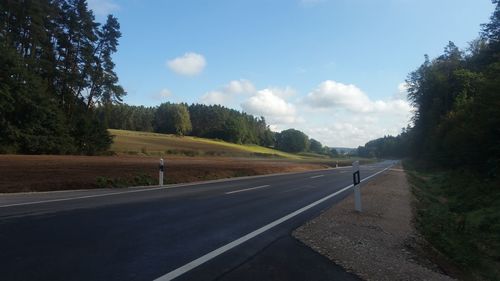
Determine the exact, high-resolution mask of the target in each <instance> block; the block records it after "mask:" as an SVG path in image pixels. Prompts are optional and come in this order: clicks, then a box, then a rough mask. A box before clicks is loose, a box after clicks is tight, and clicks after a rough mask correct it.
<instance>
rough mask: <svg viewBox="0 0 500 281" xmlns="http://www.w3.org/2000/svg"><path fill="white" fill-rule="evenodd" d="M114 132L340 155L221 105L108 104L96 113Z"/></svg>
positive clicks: (304, 136)
mask: <svg viewBox="0 0 500 281" xmlns="http://www.w3.org/2000/svg"><path fill="white" fill-rule="evenodd" d="M96 113H97V116H98V118H99V120H100V122H101V123H102V124H104V125H105V126H106V127H107V128H111V129H122V130H133V131H145V132H157V133H164V134H176V135H180V136H182V135H189V136H196V137H202V138H210V139H220V140H224V141H227V142H232V143H239V144H256V145H261V146H265V147H273V148H276V149H279V150H282V151H286V152H293V153H297V152H313V153H318V154H324V155H332V156H336V155H337V151H336V150H335V149H333V148H329V147H327V146H323V145H322V144H321V143H320V142H319V141H317V140H315V139H309V137H308V136H307V135H306V134H304V133H303V132H301V131H298V130H295V129H288V130H284V131H282V132H280V133H276V132H273V131H271V129H270V128H269V125H267V123H266V120H265V119H264V117H255V116H253V115H249V114H246V113H244V112H240V111H237V110H234V109H229V108H226V107H223V106H220V105H204V104H192V105H187V104H185V103H180V104H174V103H169V102H167V103H162V104H161V105H159V106H155V107H145V106H132V105H127V104H116V105H111V104H106V105H103V106H100V107H98V108H97V109H96Z"/></svg>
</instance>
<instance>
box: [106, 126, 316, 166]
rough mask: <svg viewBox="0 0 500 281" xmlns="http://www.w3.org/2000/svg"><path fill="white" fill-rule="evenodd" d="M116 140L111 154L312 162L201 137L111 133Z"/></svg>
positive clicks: (254, 147)
mask: <svg viewBox="0 0 500 281" xmlns="http://www.w3.org/2000/svg"><path fill="white" fill-rule="evenodd" d="M109 131H110V133H111V134H112V135H113V136H114V139H113V145H112V146H111V150H113V151H114V152H117V153H125V154H148V155H164V154H180V155H189V156H197V155H200V156H242V157H244V156H261V157H280V158H286V159H296V160H300V159H311V158H313V157H311V156H301V155H295V154H291V153H286V152H282V151H279V150H275V149H271V148H266V147H262V146H258V145H241V144H234V143H228V142H224V141H219V140H211V139H204V138H197V137H189V136H185V137H179V136H175V135H167V134H158V133H149V132H136V131H127V130H112V129H110V130H109Z"/></svg>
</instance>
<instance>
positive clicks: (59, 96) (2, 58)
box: [0, 0, 125, 154]
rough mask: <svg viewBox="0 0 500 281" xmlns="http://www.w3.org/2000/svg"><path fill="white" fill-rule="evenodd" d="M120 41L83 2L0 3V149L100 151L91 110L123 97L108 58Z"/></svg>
mask: <svg viewBox="0 0 500 281" xmlns="http://www.w3.org/2000/svg"><path fill="white" fill-rule="evenodd" d="M120 36H121V34H120V31H119V24H118V22H117V20H116V18H114V17H113V16H109V17H108V19H107V21H106V23H105V24H104V25H100V24H98V23H97V22H95V20H94V15H93V14H92V11H90V10H89V9H88V7H87V3H86V1H85V0H71V1H70V0H58V1H50V0H41V1H28V0H26V1H0V82H1V83H0V152H10V153H86V154H94V153H98V152H100V151H104V150H106V149H107V148H108V147H109V145H110V143H111V137H110V136H109V135H108V133H107V131H106V128H105V126H104V125H103V124H102V123H101V122H99V121H98V119H97V118H96V115H95V112H94V106H95V104H111V103H113V102H116V101H120V100H121V97H122V96H123V95H124V94H125V92H124V91H123V89H122V88H121V87H120V86H119V85H118V84H117V83H118V78H117V76H116V74H115V73H114V70H113V69H114V64H113V61H112V59H111V55H112V54H113V53H114V52H116V48H117V45H118V39H119V37H120Z"/></svg>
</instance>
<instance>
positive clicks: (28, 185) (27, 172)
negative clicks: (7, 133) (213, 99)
mask: <svg viewBox="0 0 500 281" xmlns="http://www.w3.org/2000/svg"><path fill="white" fill-rule="evenodd" d="M158 160H159V159H158V157H147V156H55V155H0V171H1V174H2V176H1V177H0V192H25V191H47V190H65V189H88V188H97V187H100V185H99V181H102V180H103V179H109V180H112V181H115V182H121V183H127V182H129V183H130V182H134V181H133V179H134V178H135V177H138V176H140V177H142V178H144V177H148V178H149V179H151V180H152V181H153V184H157V179H158ZM165 162H166V179H167V180H166V182H167V183H181V182H194V181H202V180H210V179H220V178H229V177H236V176H249V175H259V174H270V173H279V172H298V171H305V170H313V169H321V168H326V167H327V165H326V164H325V163H321V162H317V163H307V162H304V161H300V162H293V161H284V160H271V159H257V158H224V157H179V156H168V157H167V158H166V161H165Z"/></svg>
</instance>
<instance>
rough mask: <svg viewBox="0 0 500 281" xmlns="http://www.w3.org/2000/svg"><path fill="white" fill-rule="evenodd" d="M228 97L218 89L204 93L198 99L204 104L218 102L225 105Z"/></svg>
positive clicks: (228, 99)
mask: <svg viewBox="0 0 500 281" xmlns="http://www.w3.org/2000/svg"><path fill="white" fill-rule="evenodd" d="M230 99H231V98H230V97H229V96H228V95H226V94H225V93H223V92H219V91H211V92H208V93H205V94H204V95H203V96H202V97H201V99H200V101H201V103H204V104H219V105H227V104H228V102H229V101H230Z"/></svg>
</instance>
